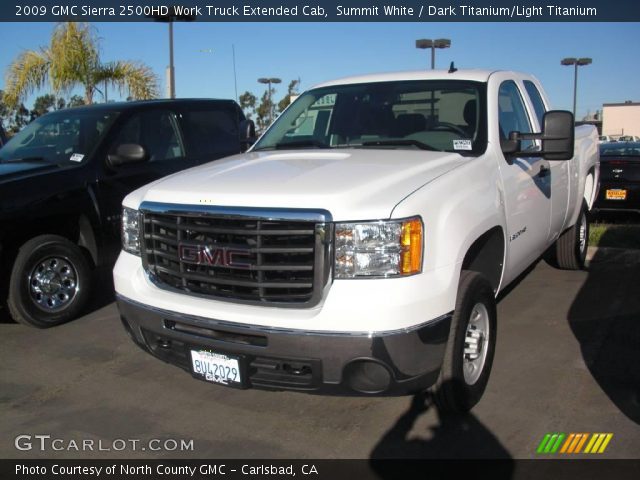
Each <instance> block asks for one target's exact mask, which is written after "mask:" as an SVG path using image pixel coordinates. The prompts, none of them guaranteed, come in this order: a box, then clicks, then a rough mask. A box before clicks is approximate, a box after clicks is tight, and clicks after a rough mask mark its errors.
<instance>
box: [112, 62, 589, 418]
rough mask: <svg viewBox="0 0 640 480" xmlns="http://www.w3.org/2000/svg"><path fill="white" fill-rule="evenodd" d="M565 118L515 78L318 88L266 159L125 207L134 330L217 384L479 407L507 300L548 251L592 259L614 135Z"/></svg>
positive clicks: (280, 124)
mask: <svg viewBox="0 0 640 480" xmlns="http://www.w3.org/2000/svg"><path fill="white" fill-rule="evenodd" d="M548 105H549V103H548V101H547V99H546V97H545V94H544V93H543V90H542V88H541V86H540V84H539V82H538V81H537V80H536V79H535V78H534V77H532V76H530V75H526V74H521V73H514V72H508V71H474V70H470V71H461V70H460V71H454V69H451V71H449V72H447V71H434V72H410V73H394V74H380V75H372V76H362V77H354V78H347V79H343V80H338V81H334V82H329V83H325V84H322V85H320V86H317V87H315V88H313V89H311V90H309V91H307V92H305V93H304V94H302V95H301V96H300V97H299V98H298V99H297V100H296V101H295V102H294V103H293V104H292V105H290V106H289V108H288V109H287V110H286V111H285V112H284V113H283V114H282V115H281V116H280V117H279V118H278V119H277V120H276V122H275V123H274V124H273V125H272V126H271V127H270V128H269V129H268V130H267V132H265V133H264V135H263V136H262V137H261V138H260V140H259V141H258V142H257V143H256V144H255V145H254V146H253V148H252V149H251V150H250V151H248V152H247V153H245V154H242V155H237V156H234V157H230V158H228V159H225V160H222V161H219V162H216V163H215V164H212V165H206V166H203V167H196V168H194V169H190V170H188V171H185V172H182V173H179V174H176V175H173V176H170V177H168V178H165V179H163V180H160V181H158V182H155V183H152V184H150V185H147V186H146V187H143V188H141V189H139V190H137V191H135V192H133V193H132V194H130V195H128V196H127V197H126V198H125V200H124V203H123V217H122V218H123V224H122V238H123V251H122V252H121V254H120V257H119V259H118V261H117V263H116V266H115V269H114V281H115V288H116V292H117V300H118V305H119V309H120V312H121V317H122V321H123V323H124V325H125V328H126V329H127V331H128V332H129V334H130V335H131V337H132V338H133V340H134V341H135V342H136V343H137V344H138V345H140V346H141V347H142V348H144V349H145V350H147V351H148V352H150V353H152V354H153V355H155V356H157V357H159V358H161V359H163V360H165V361H167V362H170V363H173V364H175V365H178V366H180V367H182V368H184V369H185V370H187V371H189V372H191V373H192V374H193V375H194V376H196V377H198V378H201V379H203V380H207V381H210V382H212V383H218V384H224V385H227V386H234V387H239V388H246V387H260V388H267V389H289V390H298V391H307V392H320V393H337V394H356V395H393V394H406V393H412V392H418V391H421V390H424V389H425V388H428V387H432V389H433V392H434V395H435V398H436V401H437V402H438V403H439V404H440V406H441V408H446V409H448V410H452V411H465V410H468V409H470V408H471V407H472V406H473V405H474V404H475V403H476V402H477V401H478V400H479V398H480V396H481V395H482V393H483V391H484V389H485V386H486V384H487V381H488V378H489V372H490V370H491V364H492V359H493V354H494V348H495V343H496V327H497V324H496V305H495V297H496V295H497V294H498V293H499V292H500V291H501V290H502V289H503V288H504V287H505V286H507V285H508V284H509V283H510V282H511V281H512V280H514V279H515V278H516V277H517V276H518V275H520V274H521V273H522V272H523V271H524V270H525V269H526V268H527V267H528V266H529V265H531V264H532V263H533V262H534V261H536V259H538V258H539V257H540V256H541V255H543V253H545V252H547V253H549V252H550V253H552V254H553V255H552V256H553V257H555V258H554V260H555V263H557V265H558V266H559V267H561V268H569V269H578V268H580V267H581V266H582V265H583V262H584V259H585V254H586V248H587V243H586V242H587V234H588V223H587V220H586V213H587V211H588V209H589V208H590V206H591V205H592V202H593V199H594V196H595V193H596V189H597V182H598V153H597V135H596V132H595V130H594V129H592V128H591V127H579V128H577V129H575V130H574V125H573V116H572V115H571V113H569V112H565V111H550V110H549V107H548ZM534 132H537V133H534ZM502 320H503V321H508V319H502Z"/></svg>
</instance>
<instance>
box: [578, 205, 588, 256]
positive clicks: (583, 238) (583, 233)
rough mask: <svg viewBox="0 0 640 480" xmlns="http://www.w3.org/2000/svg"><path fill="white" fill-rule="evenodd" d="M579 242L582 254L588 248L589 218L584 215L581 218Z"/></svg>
mask: <svg viewBox="0 0 640 480" xmlns="http://www.w3.org/2000/svg"><path fill="white" fill-rule="evenodd" d="M578 240H579V242H580V253H582V252H584V250H585V249H586V248H587V216H586V215H585V214H584V213H583V214H582V215H581V216H580V229H579V230H578Z"/></svg>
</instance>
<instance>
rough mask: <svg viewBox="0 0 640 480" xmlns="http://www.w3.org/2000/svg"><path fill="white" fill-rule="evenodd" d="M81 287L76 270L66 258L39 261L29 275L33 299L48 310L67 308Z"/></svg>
mask: <svg viewBox="0 0 640 480" xmlns="http://www.w3.org/2000/svg"><path fill="white" fill-rule="evenodd" d="M79 288H80V286H79V285H78V275H77V273H76V270H75V269H74V268H73V265H72V264H71V263H70V262H69V261H68V260H66V259H64V258H60V257H50V258H47V259H45V260H43V261H41V262H40V263H38V264H37V265H36V266H35V268H34V269H33V270H32V271H31V274H30V275H29V294H30V296H31V300H33V302H34V303H35V304H36V305H37V306H38V307H40V308H42V309H43V310H46V311H48V312H56V311H60V310H63V309H64V308H66V307H67V305H69V303H71V301H72V300H73V299H74V298H75V296H76V294H77V293H78V290H79Z"/></svg>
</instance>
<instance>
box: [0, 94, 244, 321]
mask: <svg viewBox="0 0 640 480" xmlns="http://www.w3.org/2000/svg"><path fill="white" fill-rule="evenodd" d="M254 135H255V129H254V126H253V122H251V120H246V119H245V116H244V114H243V113H242V110H241V109H240V107H239V106H238V105H237V104H236V103H235V102H234V101H231V100H204V99H202V100H201V99H181V100H151V101H144V102H125V103H111V104H101V105H91V106H87V107H78V108H71V109H66V110H60V111H56V112H53V113H49V114H47V115H44V116H42V117H40V118H38V119H36V120H35V121H33V122H32V123H30V124H29V125H28V126H27V127H25V128H24V129H23V130H22V131H21V132H19V133H17V134H16V135H15V136H14V137H13V138H12V139H11V140H9V142H8V143H7V144H6V145H4V146H3V147H2V148H1V149H0V295H1V297H0V298H2V300H3V301H4V300H6V304H7V306H8V308H9V311H10V313H11V316H12V317H13V318H14V319H15V320H16V321H18V322H21V323H24V324H27V325H32V326H35V327H40V328H46V327H51V326H54V325H58V324H60V323H63V322H65V321H68V320H71V319H73V318H74V317H76V316H77V315H78V314H79V313H80V312H81V311H82V309H83V307H84V305H85V303H86V301H87V299H88V298H89V296H90V295H91V289H92V286H91V279H92V269H93V268H95V267H98V266H101V265H108V264H109V263H111V262H113V261H114V260H115V258H116V256H117V253H118V251H119V248H120V247H119V245H120V241H119V239H120V216H121V205H120V204H121V202H122V199H123V198H124V197H125V195H126V194H127V193H129V192H131V191H132V190H134V189H136V188H138V187H140V186H142V185H144V184H147V183H149V182H152V181H154V180H156V179H159V178H161V177H164V176H166V175H169V174H171V173H174V172H177V171H179V170H184V169H186V168H189V167H192V166H195V165H199V164H201V163H204V162H208V161H211V160H215V159H219V158H222V157H226V156H228V155H232V154H235V153H239V152H241V151H244V150H246V149H247V148H248V146H249V144H250V143H251V141H252V139H253V136H254ZM97 288H99V287H97Z"/></svg>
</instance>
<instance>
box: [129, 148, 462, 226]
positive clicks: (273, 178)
mask: <svg viewBox="0 0 640 480" xmlns="http://www.w3.org/2000/svg"><path fill="white" fill-rule="evenodd" d="M466 161H468V159H465V158H464V157H462V156H461V155H459V154H457V153H449V152H430V151H423V150H416V151H414V150H399V149H340V150H338V149H336V150H286V151H268V152H250V153H245V154H240V155H235V156H232V157H228V158H226V159H223V160H217V161H214V162H211V163H208V164H205V165H201V166H199V167H195V168H191V169H189V170H186V171H183V172H180V173H178V174H174V175H171V176H169V177H165V178H164V179H162V180H160V181H157V182H154V183H152V184H149V185H146V186H145V187H142V188H140V189H138V190H136V191H135V192H133V193H132V194H130V195H129V196H128V197H127V198H126V199H125V201H124V204H125V205H126V206H128V207H131V208H137V207H138V206H139V204H140V203H142V202H143V201H149V202H162V203H176V204H186V205H216V206H236V207H265V208H313V209H324V210H328V211H329V212H330V213H331V214H332V216H333V219H334V220H339V221H340V220H374V219H380V218H388V217H389V216H390V214H391V211H392V210H393V208H394V207H395V206H396V205H397V204H398V203H399V202H400V201H402V200H403V199H404V198H406V197H407V196H408V195H410V194H411V193H412V192H414V191H415V190H417V189H418V188H421V187H422V186H424V185H425V184H426V183H429V182H430V181H431V180H433V179H435V178H437V177H439V176H441V175H443V174H445V173H446V172H448V171H449V170H451V169H453V168H455V167H457V166H459V165H460V164H461V163H464V162H466Z"/></svg>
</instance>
